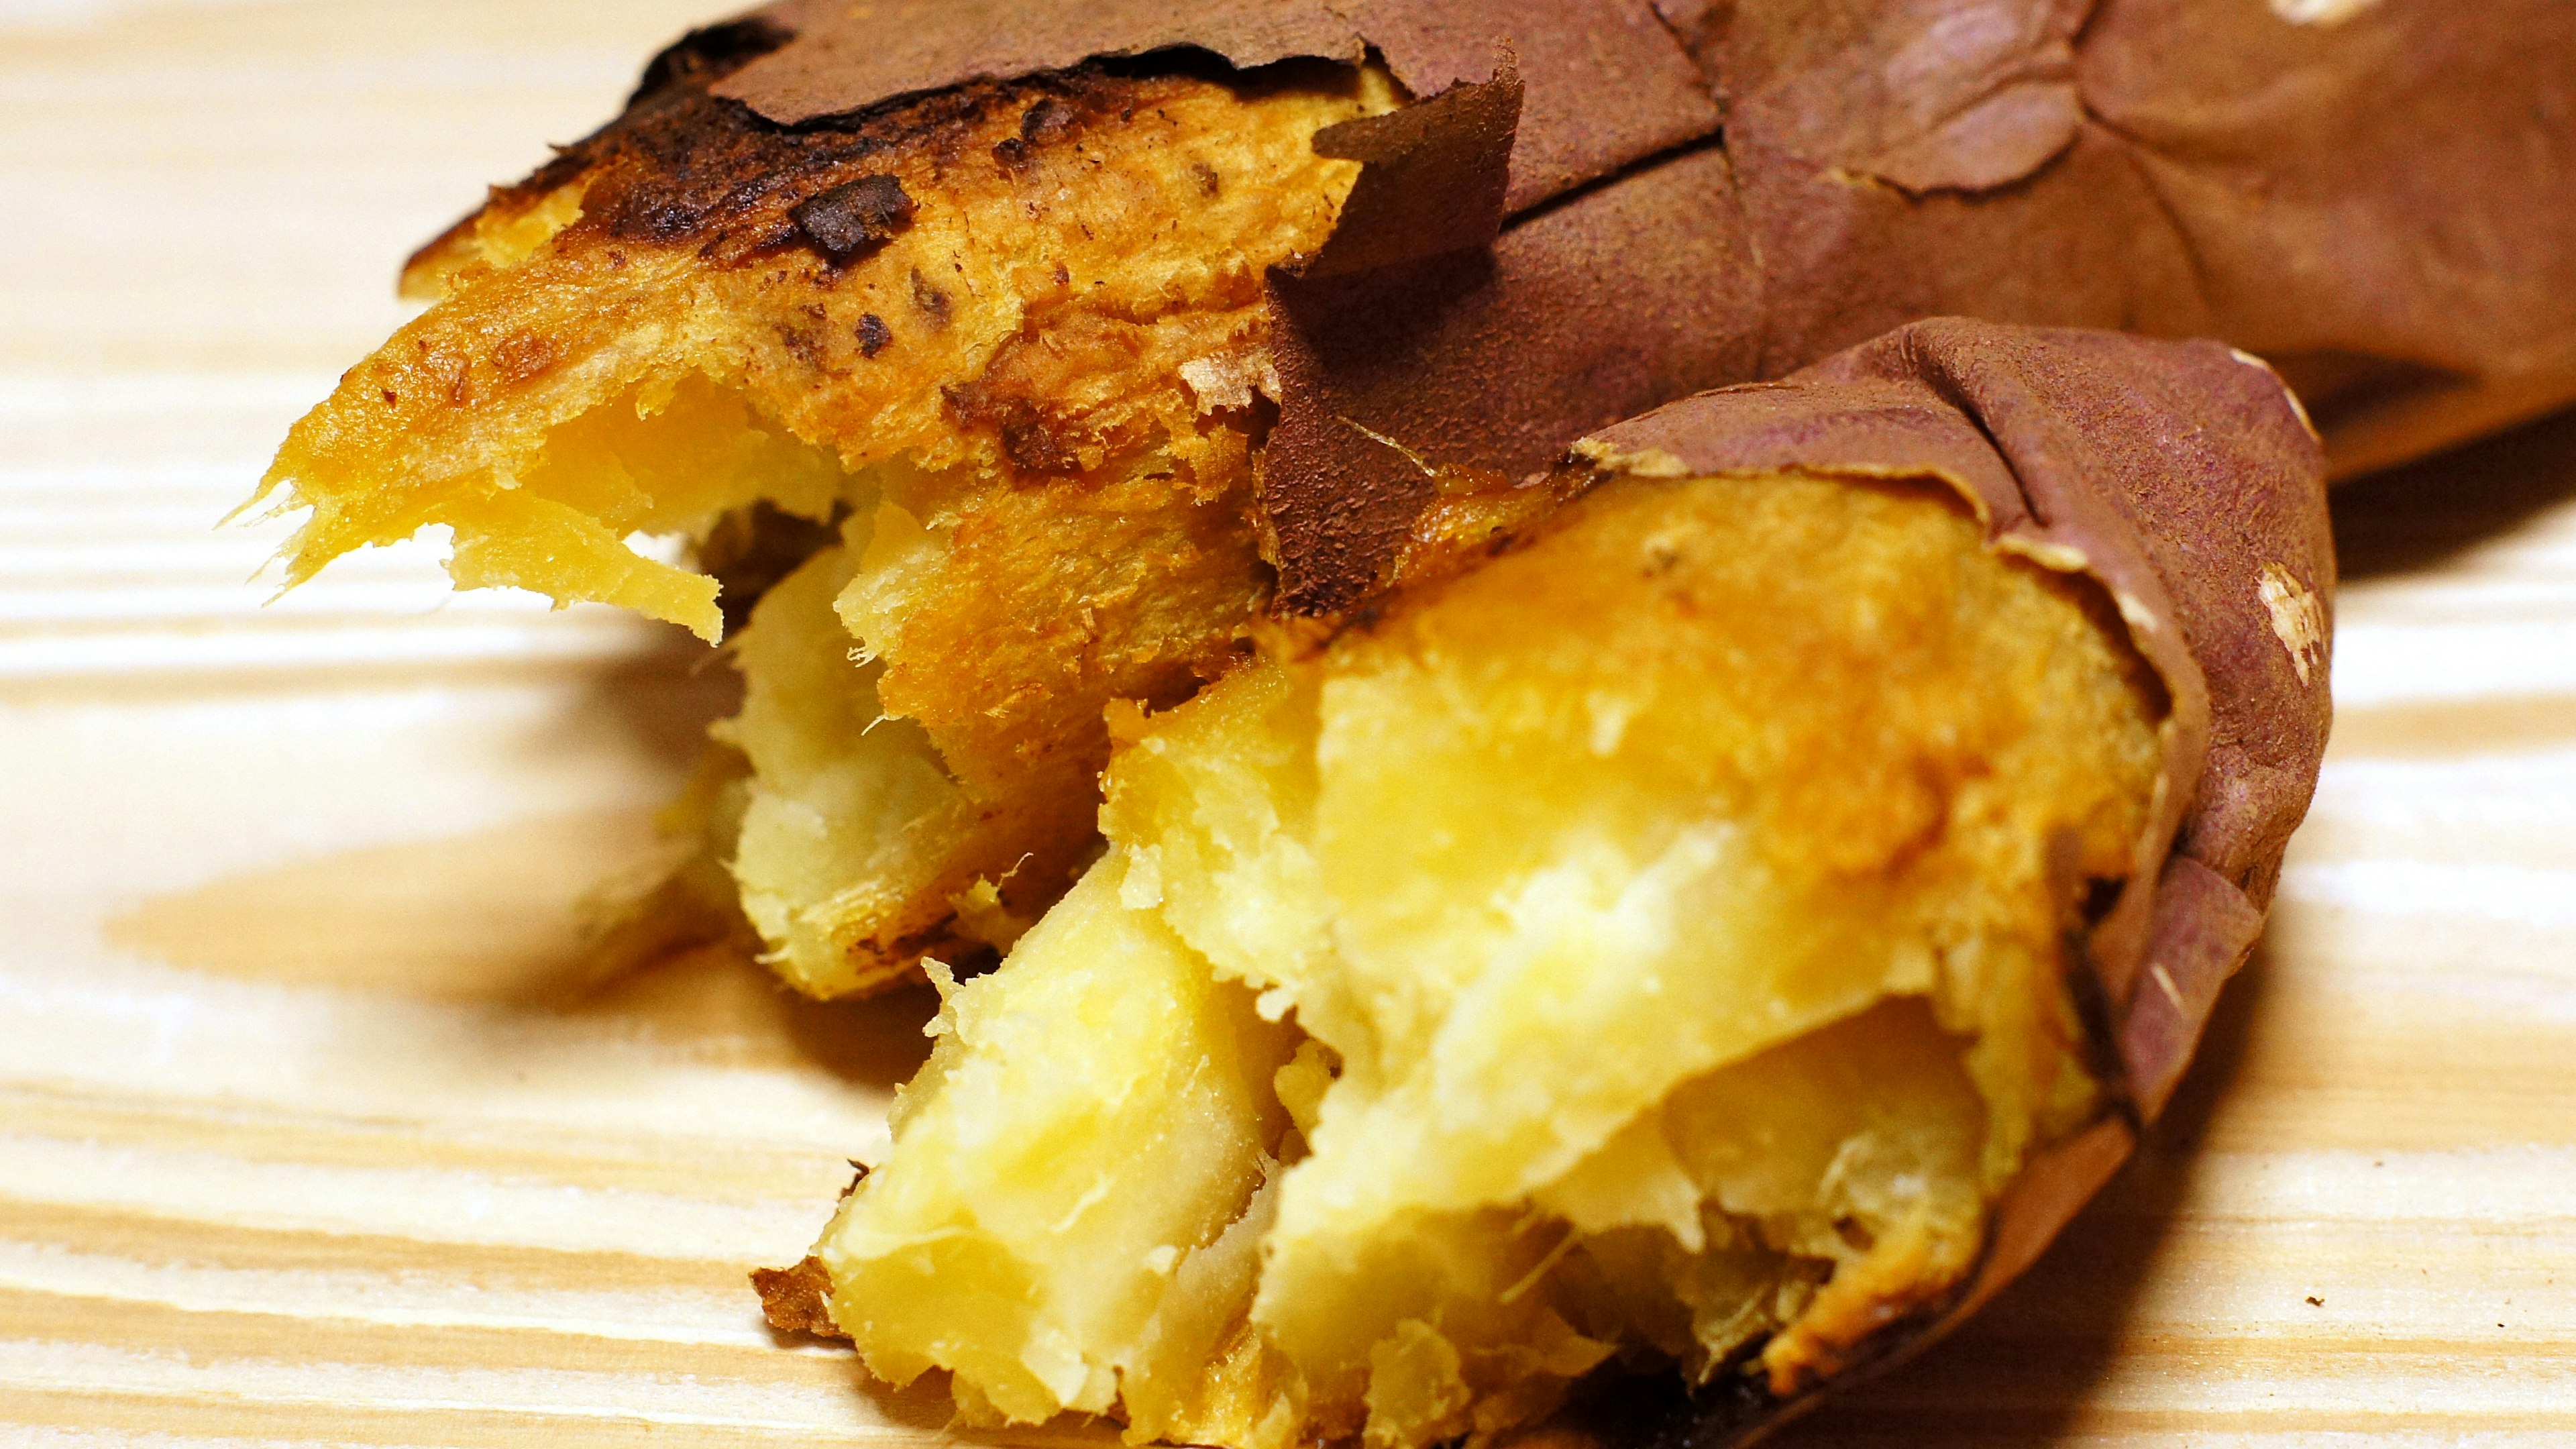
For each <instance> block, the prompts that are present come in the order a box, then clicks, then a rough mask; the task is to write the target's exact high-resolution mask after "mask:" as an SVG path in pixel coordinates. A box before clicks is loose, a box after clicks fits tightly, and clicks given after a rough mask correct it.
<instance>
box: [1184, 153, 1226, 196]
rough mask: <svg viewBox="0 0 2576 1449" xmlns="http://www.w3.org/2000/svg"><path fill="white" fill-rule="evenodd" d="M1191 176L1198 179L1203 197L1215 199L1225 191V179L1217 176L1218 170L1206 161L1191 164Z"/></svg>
mask: <svg viewBox="0 0 2576 1449" xmlns="http://www.w3.org/2000/svg"><path fill="white" fill-rule="evenodd" d="M1190 174H1191V175H1192V176H1195V177H1197V178H1198V182H1199V195H1201V196H1205V197H1210V198H1213V197H1215V196H1218V195H1219V194H1221V193H1223V192H1224V190H1225V178H1224V177H1222V176H1219V175H1217V174H1216V168H1215V167H1213V166H1210V165H1209V164H1207V163H1206V162H1205V161H1193V162H1191V163H1190Z"/></svg>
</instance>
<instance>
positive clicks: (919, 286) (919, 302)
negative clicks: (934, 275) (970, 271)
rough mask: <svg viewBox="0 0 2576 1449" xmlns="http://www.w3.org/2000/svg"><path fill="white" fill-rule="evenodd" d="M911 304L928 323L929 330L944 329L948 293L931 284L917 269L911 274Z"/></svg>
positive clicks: (945, 326)
mask: <svg viewBox="0 0 2576 1449" xmlns="http://www.w3.org/2000/svg"><path fill="white" fill-rule="evenodd" d="M912 305H913V306H914V308H916V309H917V310H918V311H919V312H920V313H921V315H922V318H923V319H924V320H925V321H927V322H929V323H930V330H931V331H933V332H939V331H944V330H946V328H947V326H948V294H947V293H946V292H943V291H941V290H939V289H938V288H937V287H935V286H932V285H931V282H930V279H929V278H928V277H925V276H923V275H922V274H921V273H919V272H917V271H916V272H914V273H913V274H912Z"/></svg>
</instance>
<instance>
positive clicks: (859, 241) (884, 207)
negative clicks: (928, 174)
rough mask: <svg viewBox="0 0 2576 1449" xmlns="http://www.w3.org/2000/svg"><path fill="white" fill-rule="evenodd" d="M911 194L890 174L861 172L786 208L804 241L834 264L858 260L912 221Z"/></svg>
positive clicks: (883, 243) (892, 237) (888, 240)
mask: <svg viewBox="0 0 2576 1449" xmlns="http://www.w3.org/2000/svg"><path fill="white" fill-rule="evenodd" d="M912 213H913V205H912V196H911V194H910V193H909V192H906V191H905V190H904V189H903V183H902V182H900V181H897V180H896V179H895V178H893V177H891V176H862V177H860V178H859V179H858V180H856V181H846V182H843V183H842V184H840V185H838V186H835V187H833V188H832V189H831V190H829V191H826V192H824V193H822V194H821V195H819V196H815V197H812V198H810V199H808V200H806V201H803V202H800V203H798V204H797V205H795V206H791V207H789V208H788V209H787V215H788V216H789V217H790V218H791V219H793V220H794V221H795V223H796V226H797V229H798V230H800V231H802V232H803V233H804V234H805V239H806V240H808V241H810V242H812V243H813V244H814V248H815V250H817V251H819V252H821V253H822V254H823V255H825V256H827V257H830V258H831V259H832V260H833V261H834V262H839V263H847V262H853V261H856V260H858V259H859V258H861V257H864V256H866V255H867V254H868V253H870V252H873V251H875V250H876V249H877V248H879V247H881V246H884V245H885V244H886V243H887V242H890V241H892V240H894V237H895V233H897V232H899V231H902V230H903V229H904V228H905V227H907V226H910V225H912Z"/></svg>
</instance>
